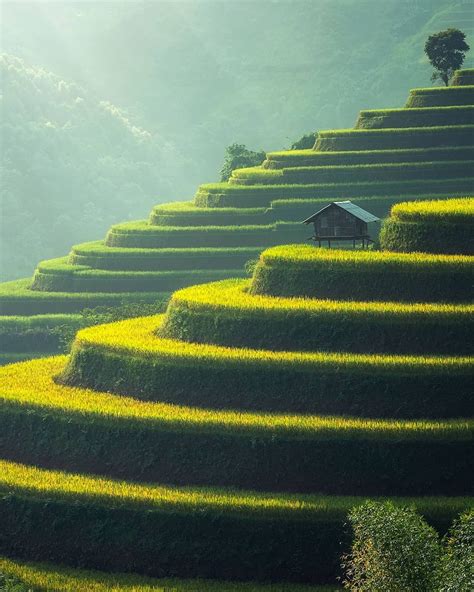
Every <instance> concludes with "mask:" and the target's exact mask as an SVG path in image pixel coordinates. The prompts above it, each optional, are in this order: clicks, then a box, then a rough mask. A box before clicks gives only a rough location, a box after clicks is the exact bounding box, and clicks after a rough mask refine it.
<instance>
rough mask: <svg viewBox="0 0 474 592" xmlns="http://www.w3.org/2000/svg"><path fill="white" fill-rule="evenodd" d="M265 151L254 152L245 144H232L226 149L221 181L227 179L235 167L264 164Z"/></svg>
mask: <svg viewBox="0 0 474 592" xmlns="http://www.w3.org/2000/svg"><path fill="white" fill-rule="evenodd" d="M264 160H265V152H264V151H263V150H262V151H260V152H254V151H253V150H249V149H248V148H247V147H246V146H245V145H244V144H231V145H230V146H227V148H226V150H225V159H224V164H223V165H222V168H221V181H227V180H228V179H229V177H230V175H231V174H232V171H233V170H235V169H240V168H242V167H247V166H254V165H259V164H262V162H263V161H264Z"/></svg>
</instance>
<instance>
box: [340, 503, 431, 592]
mask: <svg viewBox="0 0 474 592" xmlns="http://www.w3.org/2000/svg"><path fill="white" fill-rule="evenodd" d="M349 520H350V523H351V525H352V529H353V531H354V541H353V543H352V550H351V553H350V554H349V555H347V556H346V557H345V558H344V564H343V566H344V567H345V571H346V580H345V581H344V585H345V587H346V588H347V589H349V590H352V591H353V592H433V591H434V590H435V589H436V586H437V575H436V571H437V567H438V564H439V561H440V557H441V550H440V545H439V539H438V535H437V533H436V531H435V530H434V529H433V528H431V527H430V526H428V525H427V524H426V522H425V521H424V520H423V518H421V516H420V515H419V514H418V513H417V512H416V510H415V509H414V508H410V507H404V508H403V507H402V508H400V507H396V506H395V505H394V504H393V503H392V502H384V503H377V502H372V501H368V502H366V503H365V504H363V505H362V506H360V507H356V508H354V509H353V510H352V511H351V512H350V514H349Z"/></svg>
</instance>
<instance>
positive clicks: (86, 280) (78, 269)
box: [31, 257, 246, 293]
mask: <svg viewBox="0 0 474 592" xmlns="http://www.w3.org/2000/svg"><path fill="white" fill-rule="evenodd" d="M245 275H246V272H245V270H244V269H242V268H240V269H195V270H178V271H176V270H173V271H115V270H107V269H92V268H89V267H85V266H79V265H71V264H69V263H68V262H67V258H66V257H64V258H60V259H51V260H49V261H43V262H42V263H40V264H39V265H38V267H37V269H36V271H35V275H34V278H33V283H32V286H31V289H32V290H34V291H43V292H67V293H75V292H84V293H94V292H101V293H107V292H111V293H114V292H126V293H131V292H157V293H158V292H161V293H163V292H172V291H174V290H177V289H178V288H182V287H183V286H188V285H189V284H190V283H192V282H196V281H199V280H200V281H204V282H206V281H213V280H217V279H223V278H227V277H244V276H245Z"/></svg>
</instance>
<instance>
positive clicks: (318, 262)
mask: <svg viewBox="0 0 474 592" xmlns="http://www.w3.org/2000/svg"><path fill="white" fill-rule="evenodd" d="M278 249H280V247H275V248H273V249H268V250H267V251H264V252H263V253H262V255H261V256H260V262H259V264H258V266H257V268H256V271H255V276H254V282H253V287H252V291H253V292H254V293H255V294H267V295H273V296H305V297H310V298H331V299H336V300H339V299H342V300H385V301H391V300H392V301H407V302H443V301H444V302H470V301H472V286H473V284H474V266H473V265H472V262H470V261H469V260H468V259H467V258H463V257H461V256H460V257H454V256H447V255H440V256H439V257H437V256H435V255H426V256H422V255H418V256H416V257H415V256H413V255H402V254H396V253H393V254H392V255H390V254H389V253H387V252H384V253H380V252H376V251H372V252H370V251H366V252H363V251H352V252H350V251H337V250H332V251H331V250H328V249H318V248H316V247H313V246H309V245H294V247H292V246H288V247H281V250H280V251H279V250H278Z"/></svg>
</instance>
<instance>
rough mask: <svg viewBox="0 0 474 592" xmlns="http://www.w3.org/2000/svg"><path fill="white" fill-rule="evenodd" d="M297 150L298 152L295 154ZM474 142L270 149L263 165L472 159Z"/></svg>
mask: <svg viewBox="0 0 474 592" xmlns="http://www.w3.org/2000/svg"><path fill="white" fill-rule="evenodd" d="M295 152H296V154H294V153H295ZM473 157H474V147H473V146H448V147H441V148H413V149H410V148H405V149H399V150H346V151H345V152H321V151H316V150H288V151H286V152H270V153H269V154H268V155H267V160H266V161H265V162H264V163H263V167H264V168H267V169H283V168H285V167H296V166H334V165H364V164H382V163H398V162H410V163H412V162H425V161H428V162H429V161H440V160H472V159H473Z"/></svg>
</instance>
